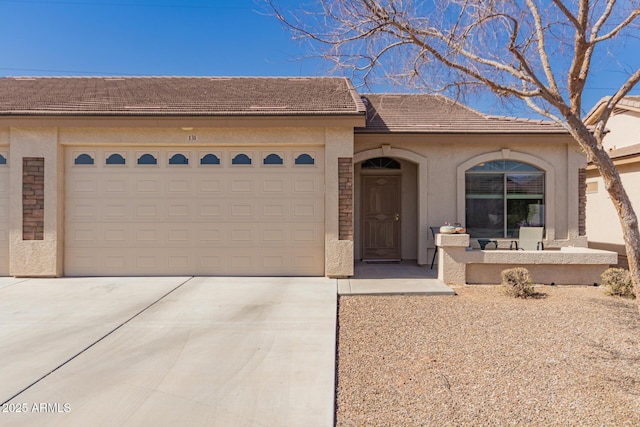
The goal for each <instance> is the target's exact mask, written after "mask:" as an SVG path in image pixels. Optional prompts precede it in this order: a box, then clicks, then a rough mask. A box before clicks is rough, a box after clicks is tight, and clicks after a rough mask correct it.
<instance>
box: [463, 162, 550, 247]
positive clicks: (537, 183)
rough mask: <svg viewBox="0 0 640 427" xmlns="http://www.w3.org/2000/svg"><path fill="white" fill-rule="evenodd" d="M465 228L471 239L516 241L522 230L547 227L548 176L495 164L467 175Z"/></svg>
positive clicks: (516, 164)
mask: <svg viewBox="0 0 640 427" xmlns="http://www.w3.org/2000/svg"><path fill="white" fill-rule="evenodd" d="M465 202H466V205H465V207H466V209H465V211H466V218H465V220H466V224H465V225H466V228H467V231H468V232H469V234H470V235H471V237H490V238H500V237H501V238H509V237H512V238H515V237H517V236H518V231H519V229H520V227H526V226H531V227H544V225H545V211H544V205H545V172H544V171H543V170H540V169H538V168H536V167H535V166H532V165H530V164H527V163H522V162H517V161H513V160H496V161H491V162H484V163H480V164H478V165H476V166H474V167H472V168H471V169H469V170H467V171H466V173H465Z"/></svg>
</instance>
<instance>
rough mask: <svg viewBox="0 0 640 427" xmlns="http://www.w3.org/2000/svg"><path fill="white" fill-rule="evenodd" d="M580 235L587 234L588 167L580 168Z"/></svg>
mask: <svg viewBox="0 0 640 427" xmlns="http://www.w3.org/2000/svg"><path fill="white" fill-rule="evenodd" d="M578 191H579V193H578V203H579V204H580V207H579V208H578V236H586V235H587V169H586V168H580V169H578Z"/></svg>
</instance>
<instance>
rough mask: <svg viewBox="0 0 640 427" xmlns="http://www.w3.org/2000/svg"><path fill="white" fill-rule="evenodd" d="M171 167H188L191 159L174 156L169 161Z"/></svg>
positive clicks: (181, 155) (183, 156)
mask: <svg viewBox="0 0 640 427" xmlns="http://www.w3.org/2000/svg"><path fill="white" fill-rule="evenodd" d="M169 164H170V165H188V164H189V159H188V158H187V156H185V155H184V154H174V155H173V156H171V158H170V159H169Z"/></svg>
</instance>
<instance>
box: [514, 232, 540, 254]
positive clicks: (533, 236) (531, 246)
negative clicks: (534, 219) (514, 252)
mask: <svg viewBox="0 0 640 427" xmlns="http://www.w3.org/2000/svg"><path fill="white" fill-rule="evenodd" d="M543 232H544V227H520V231H519V233H518V235H519V236H520V237H519V238H518V240H512V241H511V244H510V246H509V248H510V249H513V245H514V244H515V248H516V249H519V250H522V251H541V250H544V243H542V233H543Z"/></svg>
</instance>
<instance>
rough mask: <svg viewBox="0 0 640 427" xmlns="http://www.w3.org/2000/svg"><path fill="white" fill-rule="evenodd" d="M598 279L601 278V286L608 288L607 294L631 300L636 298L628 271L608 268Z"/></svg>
mask: <svg viewBox="0 0 640 427" xmlns="http://www.w3.org/2000/svg"><path fill="white" fill-rule="evenodd" d="M600 277H602V284H603V285H604V286H606V287H607V288H608V289H607V290H606V293H607V294H609V295H616V296H620V297H624V298H631V299H634V298H635V297H636V295H635V293H634V292H633V283H632V282H631V273H630V272H629V270H625V269H623V268H609V269H607V270H605V271H604V273H602V275H601V276H600Z"/></svg>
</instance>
